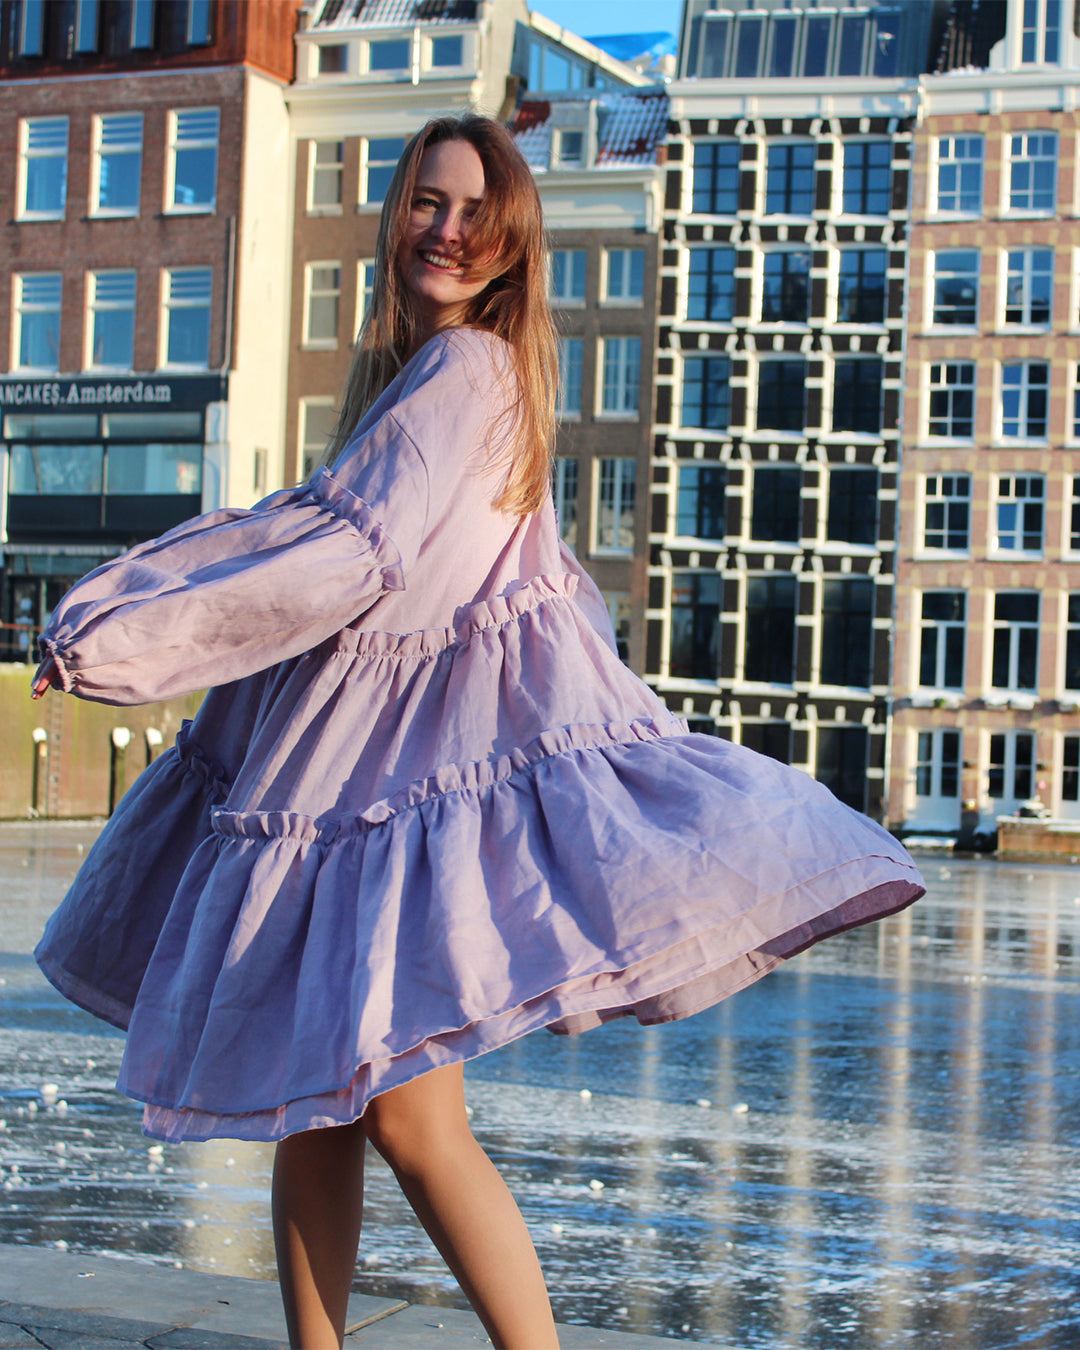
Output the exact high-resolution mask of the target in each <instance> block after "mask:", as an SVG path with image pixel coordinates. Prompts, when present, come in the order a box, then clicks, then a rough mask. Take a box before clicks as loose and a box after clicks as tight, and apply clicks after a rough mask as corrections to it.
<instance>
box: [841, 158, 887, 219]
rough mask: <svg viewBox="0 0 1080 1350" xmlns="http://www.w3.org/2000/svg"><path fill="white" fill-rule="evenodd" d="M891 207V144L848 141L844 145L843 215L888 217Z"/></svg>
mask: <svg viewBox="0 0 1080 1350" xmlns="http://www.w3.org/2000/svg"><path fill="white" fill-rule="evenodd" d="M891 206H892V142H891V141H848V142H847V143H846V144H845V145H844V212H845V213H846V214H847V215H856V216H887V215H888V214H889V210H890V208H891Z"/></svg>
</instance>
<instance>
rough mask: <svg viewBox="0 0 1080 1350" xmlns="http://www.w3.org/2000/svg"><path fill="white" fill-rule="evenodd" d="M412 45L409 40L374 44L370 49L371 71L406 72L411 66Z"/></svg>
mask: <svg viewBox="0 0 1080 1350" xmlns="http://www.w3.org/2000/svg"><path fill="white" fill-rule="evenodd" d="M410 47H411V43H410V42H409V40H408V39H407V38H395V39H393V40H392V41H390V42H373V43H371V45H370V46H369V47H368V69H369V70H406V69H407V68H408V67H409V65H410V64H411V57H412V53H411V51H410Z"/></svg>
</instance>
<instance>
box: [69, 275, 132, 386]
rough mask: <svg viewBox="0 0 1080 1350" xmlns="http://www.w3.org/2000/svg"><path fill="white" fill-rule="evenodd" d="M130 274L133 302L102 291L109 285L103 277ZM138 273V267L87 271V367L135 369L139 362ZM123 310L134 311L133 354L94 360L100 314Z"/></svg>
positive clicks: (85, 359)
mask: <svg viewBox="0 0 1080 1350" xmlns="http://www.w3.org/2000/svg"><path fill="white" fill-rule="evenodd" d="M121 277H124V278H130V280H131V302H130V304H127V303H118V302H117V301H116V300H115V298H112V297H109V296H108V295H107V294H106V295H105V296H102V295H101V294H99V291H101V290H103V289H105V287H103V286H102V285H101V283H102V280H103V279H106V278H109V279H116V280H118V279H119V278H121ZM138 294H139V292H138V274H137V273H136V271H135V269H134V268H109V269H105V268H102V269H101V270H99V271H93V272H88V273H87V274H86V349H85V352H84V356H83V368H84V369H85V370H116V371H120V370H133V369H134V366H135V314H136V306H137V304H138ZM120 311H130V313H131V356H130V359H129V360H128V361H126V362H120V363H109V362H100V361H95V360H94V347H95V336H96V328H97V316H98V315H99V314H105V313H117V312H120Z"/></svg>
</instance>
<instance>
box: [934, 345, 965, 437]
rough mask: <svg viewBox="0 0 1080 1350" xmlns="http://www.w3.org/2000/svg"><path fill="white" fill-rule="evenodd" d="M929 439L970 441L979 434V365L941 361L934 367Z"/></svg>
mask: <svg viewBox="0 0 1080 1350" xmlns="http://www.w3.org/2000/svg"><path fill="white" fill-rule="evenodd" d="M928 406H929V417H928V419H927V424H926V431H927V435H929V436H942V437H947V438H948V439H949V440H958V441H969V440H971V438H972V436H973V435H974V431H975V362H974V361H941V362H937V363H935V364H934V365H932V366H931V367H930V399H929V405H928Z"/></svg>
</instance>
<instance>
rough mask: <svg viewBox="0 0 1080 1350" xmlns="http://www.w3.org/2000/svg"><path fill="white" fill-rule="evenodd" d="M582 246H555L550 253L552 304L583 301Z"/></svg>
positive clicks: (583, 267)
mask: <svg viewBox="0 0 1080 1350" xmlns="http://www.w3.org/2000/svg"><path fill="white" fill-rule="evenodd" d="M587 258H588V254H587V253H586V252H585V250H584V249H583V248H557V249H555V250H554V252H553V253H552V255H551V302H552V304H554V305H563V306H566V305H583V304H584V303H585V264H586V261H587Z"/></svg>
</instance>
